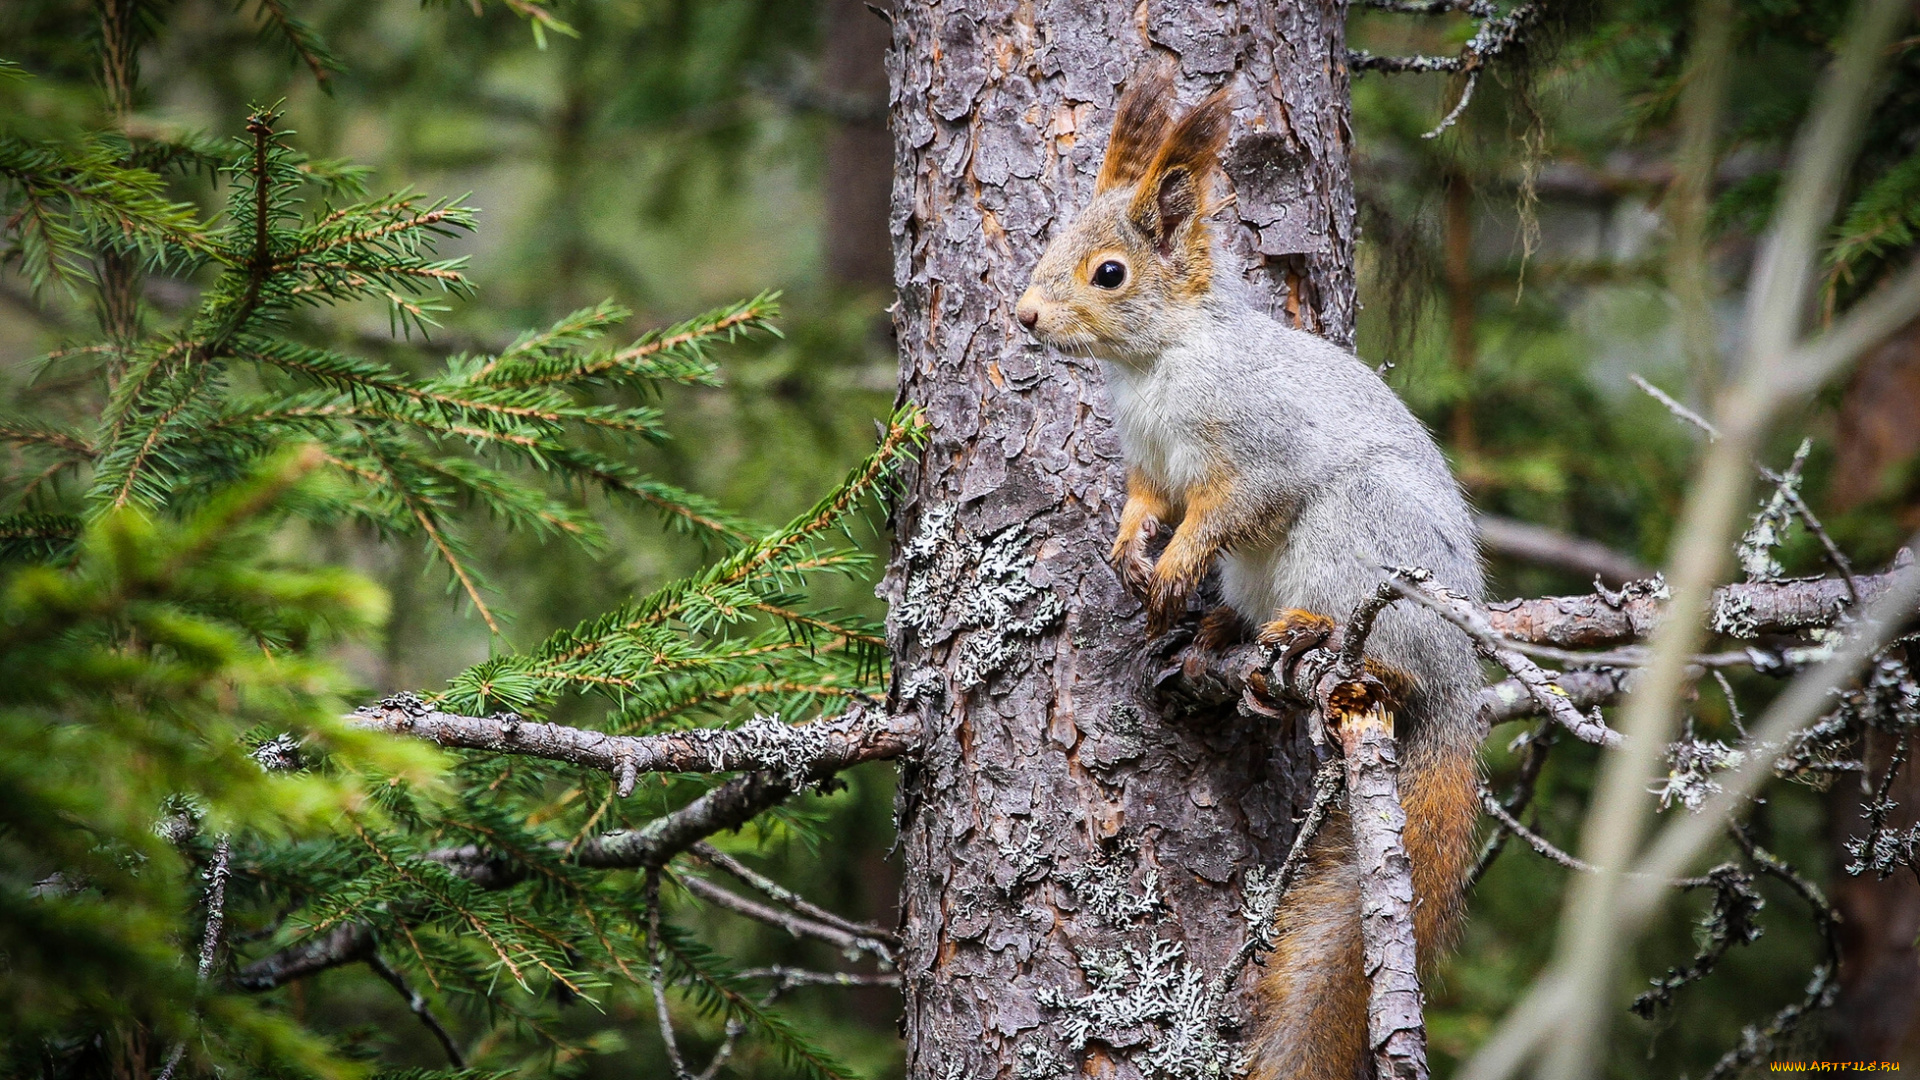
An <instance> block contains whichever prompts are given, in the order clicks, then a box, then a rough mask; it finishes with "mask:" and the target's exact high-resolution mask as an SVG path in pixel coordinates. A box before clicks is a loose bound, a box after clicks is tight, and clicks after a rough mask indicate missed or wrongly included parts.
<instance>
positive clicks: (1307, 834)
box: [1207, 761, 1346, 1029]
mask: <svg viewBox="0 0 1920 1080" xmlns="http://www.w3.org/2000/svg"><path fill="white" fill-rule="evenodd" d="M1345 785H1346V779H1345V769H1344V766H1342V765H1341V763H1340V762H1337V761H1329V762H1327V763H1326V764H1325V765H1322V766H1321V767H1320V771H1319V772H1317V773H1315V774H1314V777H1313V803H1312V805H1310V806H1308V807H1307V813H1306V816H1305V817H1303V818H1301V819H1300V825H1299V828H1297V829H1295V830H1294V834H1293V846H1292V847H1290V848H1288V849H1287V857H1286V859H1285V860H1283V861H1282V862H1281V863H1280V869H1279V870H1277V871H1275V872H1274V873H1273V875H1272V876H1271V877H1265V878H1264V880H1258V879H1253V880H1249V881H1248V882H1247V886H1246V890H1245V892H1246V897H1247V899H1246V902H1245V905H1244V906H1243V908H1242V910H1241V912H1240V915H1241V918H1243V919H1245V920H1246V923H1247V938H1246V940H1245V941H1243V942H1241V943H1240V947H1239V948H1238V949H1235V950H1234V952H1233V955H1232V956H1230V957H1228V958H1227V966H1226V967H1224V968H1222V969H1221V970H1220V974H1219V975H1217V976H1215V977H1214V980H1213V984H1212V985H1211V986H1209V987H1208V988H1207V1015H1208V1016H1211V1017H1213V1018H1214V1026H1215V1027H1216V1029H1217V1028H1219V1027H1220V1026H1222V1025H1223V1024H1224V1022H1225V1009H1224V1006H1225V1004H1226V1000H1227V994H1228V993H1229V992H1231V991H1232V990H1233V984H1234V983H1236V982H1238V981H1239V980H1240V973H1241V972H1242V971H1245V970H1246V968H1247V965H1248V964H1249V963H1252V962H1253V960H1254V958H1255V957H1257V956H1259V955H1260V954H1262V953H1265V952H1270V951H1272V949H1273V931H1274V927H1275V926H1276V925H1277V922H1276V915H1277V913H1278V912H1279V910H1280V902H1281V901H1282V900H1285V899H1286V897H1287V891H1288V890H1289V889H1292V888H1293V883H1294V882H1295V881H1298V880H1299V878H1300V874H1301V872H1302V871H1304V870H1305V869H1306V868H1307V856H1308V854H1309V852H1310V849H1311V848H1312V847H1313V841H1314V838H1315V837H1316V836H1319V835H1320V827H1321V826H1322V825H1325V824H1326V823H1327V815H1329V814H1331V813H1333V803H1334V800H1335V799H1338V798H1339V797H1340V792H1341V791H1342V790H1344V788H1345ZM1253 873H1256V874H1257V873H1259V871H1257V870H1256V871H1254V872H1253ZM1250 878H1251V875H1250Z"/></svg>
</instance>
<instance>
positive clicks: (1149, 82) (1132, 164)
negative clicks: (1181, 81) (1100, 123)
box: [1093, 65, 1173, 193]
mask: <svg viewBox="0 0 1920 1080" xmlns="http://www.w3.org/2000/svg"><path fill="white" fill-rule="evenodd" d="M1172 96H1173V76H1172V74H1171V73H1169V72H1168V70H1167V68H1166V66H1165V65H1159V66H1155V67H1150V68H1148V69H1146V70H1144V71H1141V72H1140V73H1139V74H1137V75H1135V76H1134V77H1133V78H1132V79H1130V80H1128V83H1127V92H1126V93H1124V94H1122V95H1120V105H1119V107H1118V108H1117V109H1115V110H1114V115H1113V134H1112V135H1111V136H1109V137H1108V139H1107V156H1106V157H1105V158H1104V159H1102V160H1101V162H1100V178H1099V179H1098V180H1097V181H1095V182H1094V186H1093V190H1094V191H1095V192H1096V193H1098V192H1102V191H1106V190H1108V189H1109V188H1117V187H1131V186H1132V185H1133V184H1134V183H1135V182H1137V181H1138V180H1139V179H1140V178H1141V177H1142V176H1145V175H1146V174H1147V169H1148V168H1149V167H1150V166H1151V165H1152V164H1153V158H1154V154H1155V152H1156V151H1158V150H1159V149H1160V143H1161V140H1162V139H1164V138H1166V134H1167V127H1168V126H1169V125H1170V124H1171V123H1172V120H1171V119H1170V118H1169V117H1168V116H1167V102H1168V100H1169V99H1171V97H1172Z"/></svg>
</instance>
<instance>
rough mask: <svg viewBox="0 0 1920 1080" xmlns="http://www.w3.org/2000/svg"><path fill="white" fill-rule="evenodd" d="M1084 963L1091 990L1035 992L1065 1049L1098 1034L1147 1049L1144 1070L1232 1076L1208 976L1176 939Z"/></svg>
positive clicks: (1096, 954) (1185, 1077)
mask: <svg viewBox="0 0 1920 1080" xmlns="http://www.w3.org/2000/svg"><path fill="white" fill-rule="evenodd" d="M1080 967H1081V970H1082V971H1083V972H1085V974H1086V977H1087V985H1088V987H1089V988H1090V989H1089V991H1088V992H1087V993H1085V994H1082V995H1080V996H1079V997H1068V996H1067V995H1066V994H1065V993H1064V992H1062V991H1060V990H1057V989H1053V988H1048V989H1045V990H1042V991H1041V992H1040V994H1039V997H1038V1000H1039V1002H1040V1004H1041V1005H1043V1006H1045V1007H1047V1008H1049V1009H1053V1010H1056V1011H1057V1012H1058V1013H1059V1016H1058V1017H1057V1018H1056V1019H1055V1021H1054V1030H1055V1031H1056V1032H1058V1033H1059V1035H1060V1036H1061V1038H1062V1039H1064V1040H1065V1041H1066V1043H1067V1045H1068V1046H1071V1047H1073V1048H1074V1049H1076V1050H1079V1049H1084V1048H1085V1047H1086V1045H1087V1043H1088V1042H1089V1041H1091V1040H1094V1039H1098V1040H1100V1041H1101V1042H1104V1043H1106V1044H1107V1045H1109V1046H1112V1047H1114V1048H1116V1049H1122V1050H1125V1049H1130V1048H1133V1047H1138V1046H1145V1047H1146V1050H1145V1052H1144V1053H1142V1054H1139V1055H1137V1056H1136V1057H1135V1063H1136V1064H1137V1065H1138V1066H1139V1068H1140V1071H1141V1072H1142V1073H1143V1074H1144V1075H1147V1076H1153V1077H1165V1078H1168V1080H1225V1078H1227V1077H1230V1076H1232V1075H1234V1071H1235V1060H1234V1054H1233V1050H1232V1048H1231V1047H1230V1046H1229V1045H1228V1044H1227V1043H1226V1042H1225V1041H1224V1040H1222V1039H1221V1038H1220V1035H1219V1033H1218V1032H1217V1031H1216V1030H1215V1028H1214V1024H1213V1019H1212V1017H1210V1016H1209V1015H1208V1012H1209V1010H1208V1008H1207V980H1206V978H1205V977H1203V976H1202V975H1201V973H1200V972H1199V971H1198V970H1197V969H1195V968H1194V967H1193V965H1191V964H1189V963H1187V962H1186V957H1185V950H1183V949H1182V948H1181V946H1180V944H1179V943H1178V942H1175V941H1168V940H1165V939H1157V940H1155V941H1154V942H1153V943H1152V944H1150V945H1149V946H1148V947H1147V949H1146V950H1145V951H1144V952H1143V951H1141V950H1140V949H1137V948H1135V947H1133V946H1131V945H1127V946H1122V947H1121V948H1118V949H1089V950H1087V951H1086V952H1083V953H1081V954H1080Z"/></svg>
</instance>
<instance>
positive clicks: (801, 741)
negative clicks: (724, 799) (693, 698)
mask: <svg viewBox="0 0 1920 1080" xmlns="http://www.w3.org/2000/svg"><path fill="white" fill-rule="evenodd" d="M682 737H683V738H687V739H689V740H691V741H692V742H693V743H694V744H695V746H696V748H697V749H698V750H699V751H700V752H702V753H704V754H705V756H706V758H707V765H708V767H709V768H711V769H713V770H714V771H716V772H724V771H726V770H728V769H731V768H736V767H738V766H737V763H738V762H739V761H740V760H741V759H742V758H750V759H752V760H754V761H757V762H762V763H763V764H761V765H759V766H758V767H759V768H760V769H762V770H764V771H766V772H769V773H772V774H773V775H775V776H777V777H779V778H780V779H781V781H783V782H784V783H786V784H788V785H790V786H793V787H801V786H803V785H805V784H806V783H807V782H808V781H809V780H810V778H811V776H812V773H813V769H814V766H815V765H817V764H818V763H819V762H820V760H821V759H822V758H823V757H825V756H826V754H827V751H828V750H829V749H830V744H831V742H832V738H833V737H832V736H831V735H829V734H827V732H826V731H825V730H824V728H822V727H821V726H819V725H815V724H798V725H796V724H788V723H785V722H783V721H782V720H781V719H780V717H779V716H777V715H775V716H762V715H759V714H757V713H756V714H755V715H754V717H753V719H751V720H749V721H747V722H746V723H744V724H741V725H740V726H739V727H737V728H733V729H730V730H729V729H726V728H695V729H693V730H691V731H687V732H684V733H683V735H682Z"/></svg>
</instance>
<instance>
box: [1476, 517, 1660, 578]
mask: <svg viewBox="0 0 1920 1080" xmlns="http://www.w3.org/2000/svg"><path fill="white" fill-rule="evenodd" d="M1477 523H1478V525H1479V526H1480V544H1481V546H1482V547H1484V548H1485V549H1486V550H1488V551H1489V552H1492V553H1493V554H1495V555H1501V556H1504V557H1506V558H1509V559H1517V560H1519V561H1521V562H1528V563H1534V564H1536V565H1539V566H1551V567H1554V568H1556V569H1561V570H1570V571H1572V572H1573V573H1576V574H1579V575H1581V576H1582V577H1598V578H1600V579H1601V580H1602V581H1604V582H1606V583H1607V584H1609V585H1615V586H1619V585H1624V584H1626V583H1627V582H1629V581H1639V580H1641V579H1642V578H1649V577H1652V576H1653V571H1652V570H1649V569H1648V568H1647V567H1646V566H1644V565H1642V564H1641V563H1640V561H1639V560H1638V559H1635V558H1633V557H1632V556H1629V555H1622V554H1621V553H1620V552H1617V551H1615V550H1613V549H1612V548H1610V547H1608V546H1607V545H1605V544H1602V543H1600V542H1599V541H1597V540H1588V539H1586V538H1585V537H1579V536H1569V535H1567V534H1566V533H1562V532H1556V531H1555V530H1553V529H1549V528H1546V527H1544V526H1540V525H1534V524H1530V523H1528V522H1525V521H1515V520H1513V519H1512V518H1503V517H1494V516H1491V515H1487V514H1482V515H1480V517H1479V518H1478V519H1477Z"/></svg>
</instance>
